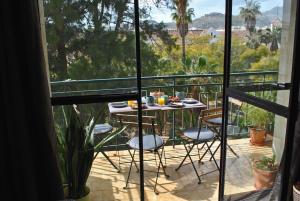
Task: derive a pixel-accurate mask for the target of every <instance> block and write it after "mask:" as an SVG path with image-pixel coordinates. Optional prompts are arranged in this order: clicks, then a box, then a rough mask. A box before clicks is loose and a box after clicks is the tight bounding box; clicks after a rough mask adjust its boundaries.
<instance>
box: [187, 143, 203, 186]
mask: <svg viewBox="0 0 300 201" xmlns="http://www.w3.org/2000/svg"><path fill="white" fill-rule="evenodd" d="M194 145H195V144H193V146H192V147H191V149H190V150H188V149H187V147H186V146H184V147H185V150H186V151H187V153H188V154H187V155H188V157H189V159H190V161H191V163H192V166H193V168H194V170H195V173H196V175H197V177H198V180H199V181H198V184H201V179H200V176H199V174H198V171H197V169H196V167H195V164H194V162H193V160H192V157H191V155H190V152H191V150H192V149H193V147H194Z"/></svg>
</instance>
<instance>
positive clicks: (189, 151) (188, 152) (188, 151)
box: [175, 143, 195, 171]
mask: <svg viewBox="0 0 300 201" xmlns="http://www.w3.org/2000/svg"><path fill="white" fill-rule="evenodd" d="M183 145H184V148H185V150H186V151H187V154H186V155H185V157H184V158H183V160H182V161H181V163H180V165H179V166H178V167H177V168H176V169H175V170H176V171H178V170H179V169H180V168H181V166H182V165H183V163H184V161H185V160H186V158H187V157H188V156H189V154H190V153H191V151H192V149H193V147H194V145H195V144H193V146H192V147H191V148H190V150H188V149H187V148H186V144H185V143H183Z"/></svg>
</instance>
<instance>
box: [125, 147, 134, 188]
mask: <svg viewBox="0 0 300 201" xmlns="http://www.w3.org/2000/svg"><path fill="white" fill-rule="evenodd" d="M128 152H129V154H130V156H131V158H132V160H131V163H130V166H129V171H128V175H127V179H126V185H125V187H123V189H127V187H128V182H129V178H130V173H131V168H132V164H133V163H134V154H135V150H134V151H133V155H132V154H131V152H130V150H129V149H128Z"/></svg>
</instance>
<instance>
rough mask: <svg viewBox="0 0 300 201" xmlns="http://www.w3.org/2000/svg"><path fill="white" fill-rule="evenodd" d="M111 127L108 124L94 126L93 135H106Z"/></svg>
mask: <svg viewBox="0 0 300 201" xmlns="http://www.w3.org/2000/svg"><path fill="white" fill-rule="evenodd" d="M112 128H113V127H112V126H111V125H109V124H96V125H95V127H94V130H93V131H94V135H100V134H105V133H108V132H110V131H111V130H112Z"/></svg>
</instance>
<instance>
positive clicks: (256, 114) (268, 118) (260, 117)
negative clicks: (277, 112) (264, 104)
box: [247, 105, 274, 129]
mask: <svg viewBox="0 0 300 201" xmlns="http://www.w3.org/2000/svg"><path fill="white" fill-rule="evenodd" d="M247 120H248V122H250V126H251V127H254V128H257V129H267V128H268V126H269V124H271V123H273V122H274V114H272V113H270V112H268V111H266V110H264V109H261V108H258V107H255V106H253V105H249V106H248V108H247Z"/></svg>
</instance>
